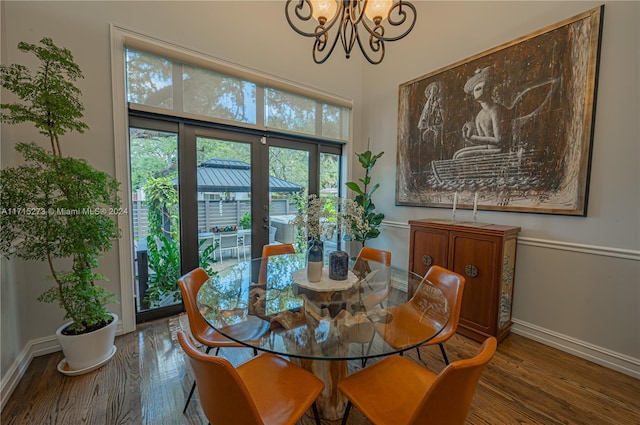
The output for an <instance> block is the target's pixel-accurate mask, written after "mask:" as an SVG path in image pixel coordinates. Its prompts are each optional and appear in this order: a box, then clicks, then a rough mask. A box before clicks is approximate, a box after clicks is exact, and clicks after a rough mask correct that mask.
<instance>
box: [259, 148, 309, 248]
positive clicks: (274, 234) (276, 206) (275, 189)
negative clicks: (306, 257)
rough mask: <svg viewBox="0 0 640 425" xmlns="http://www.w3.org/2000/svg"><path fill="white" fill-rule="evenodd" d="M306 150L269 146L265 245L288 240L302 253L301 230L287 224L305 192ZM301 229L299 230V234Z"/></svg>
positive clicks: (306, 174) (306, 177) (287, 241)
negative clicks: (267, 236) (267, 225)
mask: <svg viewBox="0 0 640 425" xmlns="http://www.w3.org/2000/svg"><path fill="white" fill-rule="evenodd" d="M308 187H309V152H308V151H303V150H297V149H288V148H280V147H274V146H271V147H269V216H270V217H269V218H270V220H269V223H270V227H269V245H274V244H279V243H292V244H294V247H295V248H296V252H304V250H305V249H306V242H305V238H304V230H302V229H298V230H297V229H296V228H295V227H294V226H293V225H291V224H289V222H290V221H291V220H293V218H294V216H295V213H296V212H297V209H296V204H297V203H299V202H301V200H305V199H306V198H307V195H308V193H309V190H308ZM301 232H302V233H301Z"/></svg>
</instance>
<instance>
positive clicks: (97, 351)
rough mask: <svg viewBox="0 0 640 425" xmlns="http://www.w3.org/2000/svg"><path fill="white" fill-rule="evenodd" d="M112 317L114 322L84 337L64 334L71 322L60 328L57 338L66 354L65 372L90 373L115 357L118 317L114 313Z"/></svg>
mask: <svg viewBox="0 0 640 425" xmlns="http://www.w3.org/2000/svg"><path fill="white" fill-rule="evenodd" d="M111 315H112V316H113V320H112V321H111V323H109V324H108V325H107V326H105V327H104V328H101V329H98V330H97V331H93V332H89V333H86V334H82V335H63V334H62V330H63V329H64V328H66V327H67V326H69V324H70V323H71V322H67V323H65V324H64V325H62V326H60V327H59V328H58V330H57V331H56V336H57V337H58V341H59V342H60V346H61V347H62V352H63V353H64V357H65V359H64V361H65V362H66V366H65V370H66V371H67V372H70V373H73V372H79V373H84V372H89V371H91V370H94V369H96V368H97V367H99V366H102V364H104V363H106V361H107V360H108V359H109V358H110V357H112V356H113V354H114V353H115V345H114V344H113V343H114V341H115V337H116V328H117V326H118V316H117V315H116V314H114V313H111ZM59 369H60V368H59ZM63 373H64V372H63ZM70 373H68V374H70Z"/></svg>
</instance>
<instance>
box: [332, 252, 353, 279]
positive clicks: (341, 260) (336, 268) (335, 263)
mask: <svg viewBox="0 0 640 425" xmlns="http://www.w3.org/2000/svg"><path fill="white" fill-rule="evenodd" d="M348 274H349V254H347V253H346V252H344V251H341V250H337V251H333V252H332V253H331V255H329V279H332V280H345V279H346V278H347V276H348Z"/></svg>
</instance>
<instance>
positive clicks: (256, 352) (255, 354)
mask: <svg viewBox="0 0 640 425" xmlns="http://www.w3.org/2000/svg"><path fill="white" fill-rule="evenodd" d="M253 355H254V356H257V355H258V350H256V349H255V348H254V349H253Z"/></svg>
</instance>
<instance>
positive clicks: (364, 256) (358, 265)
mask: <svg viewBox="0 0 640 425" xmlns="http://www.w3.org/2000/svg"><path fill="white" fill-rule="evenodd" d="M366 260H370V261H374V262H376V263H380V264H384V265H385V266H387V267H391V252H390V251H385V250H383V249H376V248H369V247H368V246H363V247H362V249H361V250H360V253H359V254H358V258H357V259H356V262H355V264H354V266H353V270H354V272H355V273H356V274H360V275H361V276H363V275H364V276H366V274H367V272H369V271H371V270H370V267H369V264H367V262H366ZM389 278H391V276H389ZM389 283H390V282H389ZM390 291H391V284H389V285H387V286H386V287H385V288H384V290H382V291H376V292H373V293H371V294H369V295H367V297H365V299H363V300H362V302H363V303H364V304H365V305H366V306H369V307H370V306H374V305H376V304H380V307H382V301H384V299H385V298H387V297H388V296H389V292H390Z"/></svg>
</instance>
